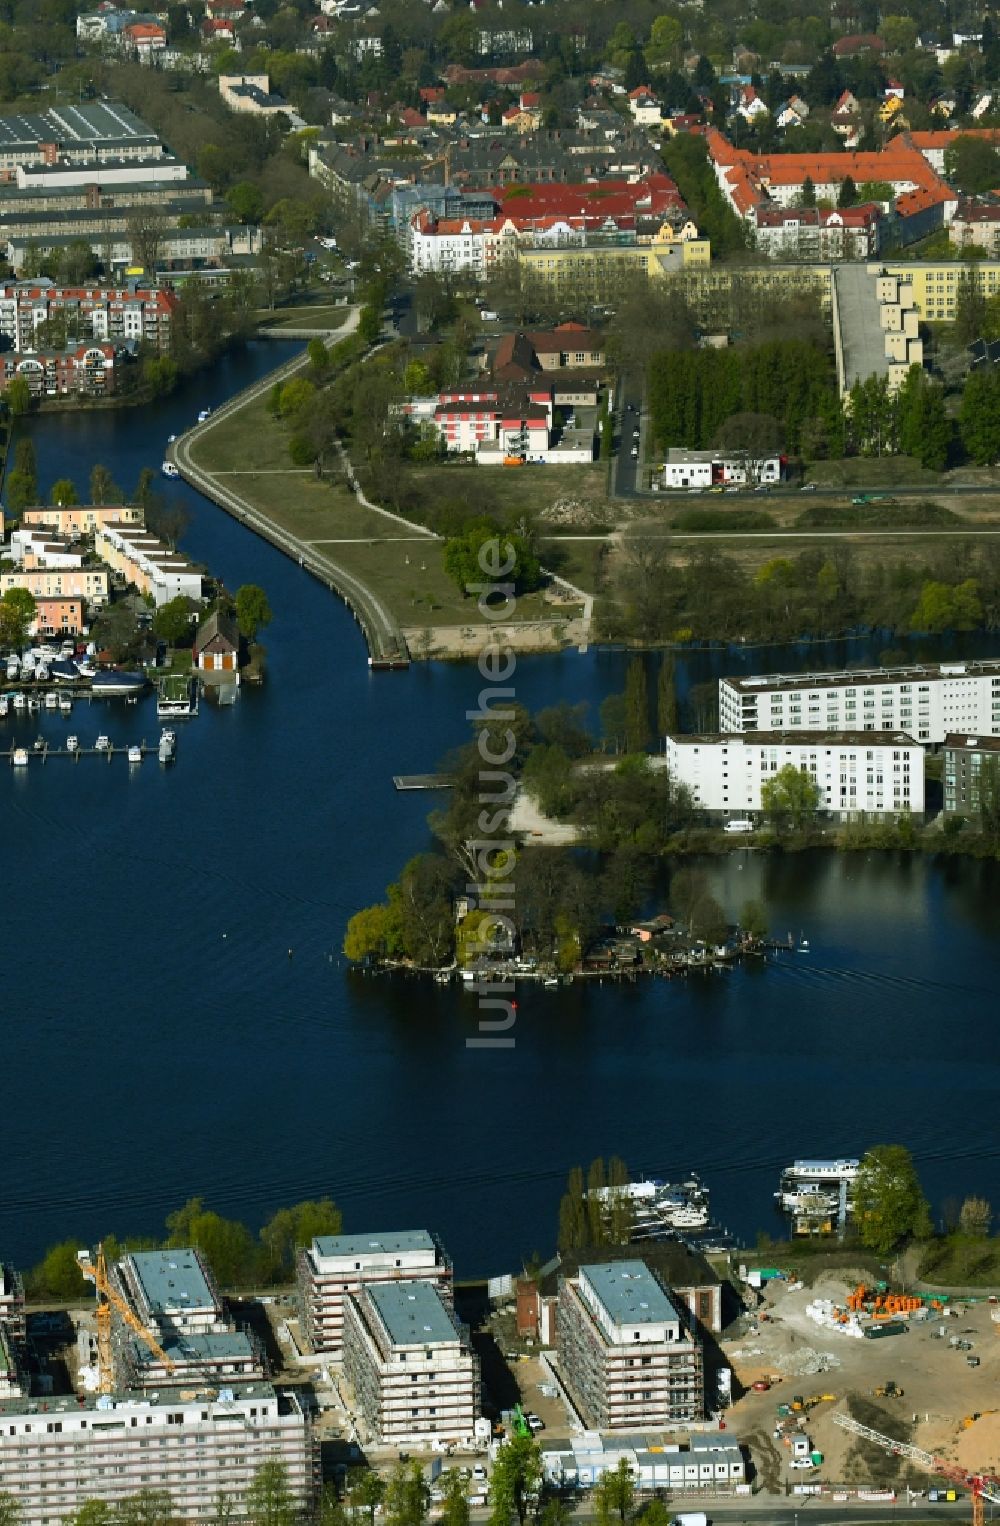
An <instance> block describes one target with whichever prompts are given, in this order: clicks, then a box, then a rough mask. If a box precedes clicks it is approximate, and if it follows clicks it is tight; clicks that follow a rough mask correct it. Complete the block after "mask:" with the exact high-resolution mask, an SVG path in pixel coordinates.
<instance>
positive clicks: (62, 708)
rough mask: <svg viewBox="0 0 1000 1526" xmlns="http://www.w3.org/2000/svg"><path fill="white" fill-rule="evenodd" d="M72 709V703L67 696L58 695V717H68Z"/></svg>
mask: <svg viewBox="0 0 1000 1526" xmlns="http://www.w3.org/2000/svg"><path fill="white" fill-rule="evenodd" d="M72 708H73V701H72V700H71V699H70V697H69V695H68V694H60V696H59V714H60V715H69V713H70V711H71V710H72Z"/></svg>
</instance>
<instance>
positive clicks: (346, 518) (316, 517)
mask: <svg viewBox="0 0 1000 1526" xmlns="http://www.w3.org/2000/svg"><path fill="white" fill-rule="evenodd" d="M225 481H226V482H227V484H228V485H229V486H231V487H232V488H233V489H234V491H235V492H237V493H239V494H240V496H241V497H243V498H246V499H247V500H248V501H249V502H250V503H253V504H255V505H256V506H257V507H258V508H259V509H260V510H261V511H262V513H264V514H267V515H269V516H270V517H271V518H272V519H274V520H276V521H277V523H278V524H280V525H281V526H283V528H284V529H286V530H288V531H290V532H291V534H292V535H297V536H299V538H300V539H301V540H308V541H317V540H320V541H321V540H341V539H347V540H353V539H365V540H386V539H392V538H393V537H395V536H400V535H406V534H407V533H408V532H407V529H406V526H405V525H400V524H398V523H397V522H396V521H395V520H392V519H387V518H386V517H385V515H383V514H378V513H375V512H374V511H373V510H372V509H366V508H363V507H362V505H361V504H360V503H358V501H357V499H356V498H355V497H354V495H353V494H352V493H350V492H349V491H348V489H347V488H346V487H345V486H344V484H343V482H342V481H340V480H339V479H338V480H335V481H330V480H328V479H326V478H323V479H320V478H318V477H315V476H313V474H312V473H311V472H294V473H290V474H289V475H288V476H275V477H253V476H245V477H243V476H240V477H227V478H226V479H225ZM412 533H413V534H414V535H419V533H420V532H419V530H414V531H413V532H412ZM319 549H320V550H324V549H325V548H324V547H322V546H321V547H320V548H319ZM331 554H334V555H335V554H336V553H335V552H332V553H331Z"/></svg>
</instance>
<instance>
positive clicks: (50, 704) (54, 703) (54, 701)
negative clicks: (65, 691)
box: [45, 689, 59, 710]
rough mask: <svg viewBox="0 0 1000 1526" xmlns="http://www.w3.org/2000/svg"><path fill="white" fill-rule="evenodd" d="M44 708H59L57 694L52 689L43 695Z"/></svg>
mask: <svg viewBox="0 0 1000 1526" xmlns="http://www.w3.org/2000/svg"><path fill="white" fill-rule="evenodd" d="M45 708H46V710H58V708H59V696H58V694H57V693H56V692H55V690H54V689H50V690H49V692H48V693H47V694H46V696H45Z"/></svg>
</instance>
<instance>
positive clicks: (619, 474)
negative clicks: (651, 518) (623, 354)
mask: <svg viewBox="0 0 1000 1526" xmlns="http://www.w3.org/2000/svg"><path fill="white" fill-rule="evenodd" d="M614 418H615V436H616V439H615V446H616V449H617V451H618V463H617V469H616V474H615V496H616V497H617V498H638V497H640V496H642V497H645V494H644V492H643V490H642V488H641V487H640V482H641V473H642V457H643V451H644V448H645V444H646V421H645V419H644V417H643V412H642V382H641V379H640V378H639V377H636V376H627V377H625V378H624V379H623V381H622V385H621V389H620V397H619V407H618V409H616V411H615V416H614ZM636 429H638V430H639V432H640V438H639V439H638V440H636V439H635V438H634V431H635V430H636ZM636 445H637V446H638V447H639V454H638V457H633V455H632V449H633V447H634V446H636ZM650 496H651V497H655V494H650Z"/></svg>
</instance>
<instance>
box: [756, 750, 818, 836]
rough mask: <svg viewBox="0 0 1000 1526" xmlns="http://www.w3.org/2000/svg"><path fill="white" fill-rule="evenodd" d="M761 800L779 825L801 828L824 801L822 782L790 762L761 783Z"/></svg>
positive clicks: (763, 807) (767, 811)
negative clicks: (820, 785) (822, 798)
mask: <svg viewBox="0 0 1000 1526" xmlns="http://www.w3.org/2000/svg"><path fill="white" fill-rule="evenodd" d="M760 803H761V807H762V809H763V811H764V814H765V816H767V817H768V818H769V819H770V820H771V821H772V822H773V823H774V825H775V826H776V827H782V826H786V825H787V826H790V827H791V828H792V829H793V830H794V831H798V830H800V828H802V827H803V826H804V825H805V823H806V821H807V820H808V818H809V817H811V816H814V815H815V814H816V811H817V809H818V807H819V803H820V789H819V785H818V784H817V783H816V781H815V779H814V778H813V777H812V775H811V774H810V773H807V772H806V771H805V769H801V768H796V767H795V764H794V763H786V764H785V766H784V768H779V770H778V772H777V773H776V774H774V775H773V776H772V777H771V778H770V779H768V780H767V782H766V783H765V784H763V785H761V791H760Z"/></svg>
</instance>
